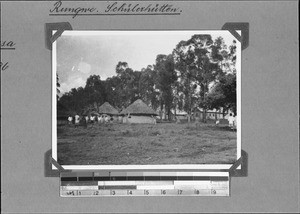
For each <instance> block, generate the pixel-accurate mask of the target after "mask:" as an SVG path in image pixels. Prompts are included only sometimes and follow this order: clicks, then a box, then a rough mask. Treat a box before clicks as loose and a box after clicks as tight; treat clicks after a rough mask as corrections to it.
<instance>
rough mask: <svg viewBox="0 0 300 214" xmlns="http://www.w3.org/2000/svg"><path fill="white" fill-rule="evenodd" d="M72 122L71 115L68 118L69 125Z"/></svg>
mask: <svg viewBox="0 0 300 214" xmlns="http://www.w3.org/2000/svg"><path fill="white" fill-rule="evenodd" d="M72 120H73V118H72V117H71V115H69V117H68V121H69V125H71V124H72Z"/></svg>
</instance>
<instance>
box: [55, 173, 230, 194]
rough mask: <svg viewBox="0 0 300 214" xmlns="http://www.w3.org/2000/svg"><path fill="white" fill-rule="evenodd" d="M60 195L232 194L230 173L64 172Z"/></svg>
mask: <svg viewBox="0 0 300 214" xmlns="http://www.w3.org/2000/svg"><path fill="white" fill-rule="evenodd" d="M60 180H61V182H60V196H61V197H102V196H178V195H179V196H229V189H230V188H229V183H230V177H229V173H228V172H142V173H141V172H138V173H137V172H126V173H123V172H121V173H120V172H92V173H91V172H76V173H66V174H64V173H62V174H61V177H60Z"/></svg>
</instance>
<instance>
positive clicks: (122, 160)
mask: <svg viewBox="0 0 300 214" xmlns="http://www.w3.org/2000/svg"><path fill="white" fill-rule="evenodd" d="M57 135H58V143H57V148H58V152H57V153H58V163H60V164H61V165H128V164H130V165H148V164H149V165H150V164H226V163H228V164H229V163H234V162H235V160H236V152H237V151H236V147H237V141H236V132H233V131H231V130H230V129H227V128H225V127H217V126H215V125H211V124H200V125H199V126H197V127H196V126H195V124H193V123H192V124H187V123H184V124H175V123H160V124H93V125H89V126H88V127H87V128H84V127H82V126H80V127H77V128H75V127H74V126H68V125H67V126H59V127H58V128H57Z"/></svg>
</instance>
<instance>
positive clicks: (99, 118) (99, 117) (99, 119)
mask: <svg viewBox="0 0 300 214" xmlns="http://www.w3.org/2000/svg"><path fill="white" fill-rule="evenodd" d="M97 118H98V123H101V116H100V115H99V116H98V117H97Z"/></svg>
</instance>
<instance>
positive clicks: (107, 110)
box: [98, 102, 118, 115]
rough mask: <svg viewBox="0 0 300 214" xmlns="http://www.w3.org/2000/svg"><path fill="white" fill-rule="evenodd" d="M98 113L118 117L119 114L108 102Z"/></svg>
mask: <svg viewBox="0 0 300 214" xmlns="http://www.w3.org/2000/svg"><path fill="white" fill-rule="evenodd" d="M98 112H99V113H100V114H111V115H116V114H118V110H117V109H115V108H114V107H112V105H110V104H109V103H108V102H105V103H103V104H102V106H100V107H99V110H98Z"/></svg>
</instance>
